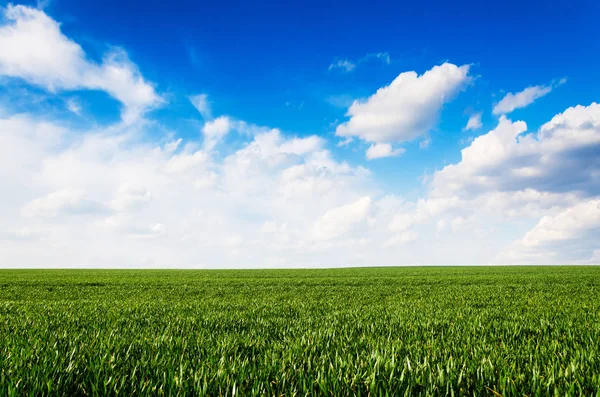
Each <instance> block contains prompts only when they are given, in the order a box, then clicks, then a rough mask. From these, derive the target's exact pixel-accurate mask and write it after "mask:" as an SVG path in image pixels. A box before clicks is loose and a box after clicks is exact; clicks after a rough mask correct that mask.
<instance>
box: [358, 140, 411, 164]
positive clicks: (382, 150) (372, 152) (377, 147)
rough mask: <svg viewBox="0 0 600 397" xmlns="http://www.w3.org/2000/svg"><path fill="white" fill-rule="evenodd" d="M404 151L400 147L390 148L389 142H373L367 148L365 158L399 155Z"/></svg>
mask: <svg viewBox="0 0 600 397" xmlns="http://www.w3.org/2000/svg"><path fill="white" fill-rule="evenodd" d="M402 153H404V149H402V148H396V149H394V148H392V145H390V144H389V143H374V144H372V145H371V146H370V147H369V148H368V149H367V153H366V155H367V159H369V160H373V159H379V158H383V157H394V156H400V155H401V154H402Z"/></svg>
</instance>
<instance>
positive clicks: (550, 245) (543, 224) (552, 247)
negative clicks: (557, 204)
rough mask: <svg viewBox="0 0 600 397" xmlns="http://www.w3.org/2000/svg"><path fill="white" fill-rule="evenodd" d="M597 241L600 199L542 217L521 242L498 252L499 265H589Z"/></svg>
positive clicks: (599, 237) (599, 222) (598, 237)
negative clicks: (544, 263)
mask: <svg viewBox="0 0 600 397" xmlns="http://www.w3.org/2000/svg"><path fill="white" fill-rule="evenodd" d="M598 241H600V199H592V200H588V201H582V202H579V203H577V204H576V205H574V206H572V207H569V208H567V209H565V210H564V211H562V212H560V213H558V214H557V215H554V216H544V217H543V218H542V219H540V221H539V222H538V223H537V225H535V227H534V228H533V229H531V230H530V231H529V232H527V233H526V234H525V236H523V238H522V239H520V240H518V241H517V242H515V243H514V244H512V245H511V246H510V247H509V248H508V249H507V250H505V251H503V252H502V253H500V255H499V256H498V258H497V259H496V260H497V261H498V262H500V263H502V262H504V263H538V262H540V260H541V261H545V262H546V263H562V264H572V263H592V262H593V261H594V260H597V259H596V258H597V257H596V252H597V250H598Z"/></svg>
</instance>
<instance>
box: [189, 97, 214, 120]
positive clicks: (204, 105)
mask: <svg viewBox="0 0 600 397" xmlns="http://www.w3.org/2000/svg"><path fill="white" fill-rule="evenodd" d="M189 99H190V102H191V103H192V105H194V107H195V108H196V110H197V111H198V112H200V114H201V115H202V117H203V118H204V120H210V119H212V110H211V106H210V102H209V101H208V95H207V94H198V95H194V96H191V97H189Z"/></svg>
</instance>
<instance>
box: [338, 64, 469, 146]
mask: <svg viewBox="0 0 600 397" xmlns="http://www.w3.org/2000/svg"><path fill="white" fill-rule="evenodd" d="M468 73H469V65H464V66H460V67H459V66H456V65H453V64H450V63H444V64H443V65H440V66H435V67H433V68H432V69H431V70H428V71H427V72H425V73H423V74H422V75H420V76H419V75H417V73H416V72H404V73H401V74H400V75H399V76H398V77H396V78H395V79H394V81H393V82H392V83H391V84H390V85H389V86H386V87H383V88H380V89H379V90H377V92H376V93H375V94H373V95H372V96H371V97H369V98H368V99H366V100H364V101H359V100H356V101H354V103H353V104H352V105H351V106H350V108H349V109H348V112H347V116H348V117H350V120H348V121H346V122H345V123H342V124H340V125H339V126H338V127H337V129H336V135H338V136H342V137H352V136H356V137H359V138H361V139H363V140H365V141H367V142H374V143H393V142H404V141H410V140H412V139H414V138H417V137H419V136H423V135H425V134H426V133H427V132H428V131H429V130H430V129H431V128H433V126H434V125H435V123H436V121H437V118H438V114H439V112H440V109H441V108H442V106H443V105H444V104H445V103H447V102H448V101H449V100H451V99H452V98H453V97H454V95H455V94H456V93H457V92H458V91H459V90H460V89H461V87H463V86H464V85H465V84H466V83H467V82H468V81H469V75H468Z"/></svg>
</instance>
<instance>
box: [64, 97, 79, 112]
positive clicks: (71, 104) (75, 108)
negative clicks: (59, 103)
mask: <svg viewBox="0 0 600 397" xmlns="http://www.w3.org/2000/svg"><path fill="white" fill-rule="evenodd" d="M67 109H68V110H69V112H71V113H75V114H76V115H78V116H81V105H80V104H79V102H78V101H77V100H76V99H75V98H69V99H68V100H67Z"/></svg>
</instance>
